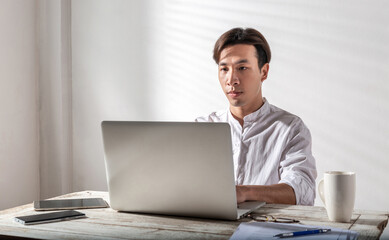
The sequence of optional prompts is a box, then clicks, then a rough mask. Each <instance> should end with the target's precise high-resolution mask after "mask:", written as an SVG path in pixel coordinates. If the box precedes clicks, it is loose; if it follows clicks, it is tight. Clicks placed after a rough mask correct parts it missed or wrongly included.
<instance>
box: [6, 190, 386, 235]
mask: <svg viewBox="0 0 389 240" xmlns="http://www.w3.org/2000/svg"><path fill="white" fill-rule="evenodd" d="M85 197H102V198H104V199H105V200H106V201H107V202H108V193H107V192H94V191H85V192H77V193H71V194H66V195H63V196H60V197H56V198H55V199H60V198H85ZM80 211H81V212H84V213H85V214H86V215H87V216H88V218H84V219H76V220H71V221H63V222H56V223H46V224H39V225H30V226H24V225H22V224H20V223H17V222H15V221H14V220H13V218H14V217H15V216H21V215H30V214H35V213H36V212H35V211H34V210H33V206H32V204H27V205H23V206H20V207H15V208H11V209H7V210H4V211H0V239H23V238H38V239H229V237H230V236H231V235H232V234H233V232H234V231H235V229H236V228H237V227H238V225H239V224H240V223H241V222H247V221H250V219H243V220H240V221H218V220H209V219H198V218H186V217H174V216H159V215H147V214H130V213H119V212H116V211H114V210H112V209H110V208H103V209H87V210H80ZM257 212H258V213H260V214H264V215H265V214H267V215H273V216H275V217H277V216H282V217H288V218H294V219H298V220H300V221H301V223H302V224H307V225H319V226H331V227H337V228H343V229H351V230H354V231H357V232H359V233H360V236H359V239H378V238H379V236H380V234H381V233H382V231H383V229H384V228H385V226H386V224H387V222H388V216H389V212H377V211H362V210H356V211H354V214H353V217H352V221H351V223H333V222H329V221H328V218H327V214H326V212H325V209H324V208H322V207H306V206H292V205H280V204H268V205H266V206H264V207H262V208H260V209H259V210H258V211H257ZM7 236H8V237H7Z"/></svg>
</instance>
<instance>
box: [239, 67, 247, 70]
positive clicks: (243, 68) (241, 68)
mask: <svg viewBox="0 0 389 240" xmlns="http://www.w3.org/2000/svg"><path fill="white" fill-rule="evenodd" d="M246 69H247V67H239V70H246Z"/></svg>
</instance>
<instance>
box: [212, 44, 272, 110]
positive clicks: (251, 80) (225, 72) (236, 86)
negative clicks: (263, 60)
mask: <svg viewBox="0 0 389 240" xmlns="http://www.w3.org/2000/svg"><path fill="white" fill-rule="evenodd" d="M268 70H269V64H265V65H264V66H263V67H262V69H261V70H260V69H259V67H258V59H257V57H256V49H255V47H254V46H252V45H247V44H237V45H233V46H229V47H226V48H225V49H223V50H222V51H221V53H220V59H219V81H220V85H221V87H222V89H223V91H224V93H225V94H226V96H227V98H228V101H229V102H230V105H231V107H239V108H242V109H243V110H245V111H249V112H250V111H252V112H253V111H255V110H257V109H258V108H260V107H261V105H262V82H263V81H264V80H265V79H266V78H267V72H268Z"/></svg>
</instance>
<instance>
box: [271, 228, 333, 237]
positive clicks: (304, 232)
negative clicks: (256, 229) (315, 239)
mask: <svg viewBox="0 0 389 240" xmlns="http://www.w3.org/2000/svg"><path fill="white" fill-rule="evenodd" d="M330 231H331V229H314V230H305V231H299V232H290V233H280V234H277V235H274V237H280V238H284V237H294V236H302V235H309V234H318V233H326V232H330Z"/></svg>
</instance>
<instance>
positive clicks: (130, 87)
mask: <svg viewBox="0 0 389 240" xmlns="http://www.w3.org/2000/svg"><path fill="white" fill-rule="evenodd" d="M388 8H389V2H387V1H351V0H347V1H337V0H336V1H335V0H331V1H311V0H301V1H287V0H284V1H281V0H274V1H265V0H261V1H248V0H247V1H232V0H224V1H221V0H214V1H198V0H192V1H189V0H186V1H183V0H176V1H173V0H165V1H156V0H155V1H152V0H149V1H140V0H139V1H108V0H100V1H73V2H72V54H73V64H72V67H73V126H74V130H73V146H74V151H73V159H74V165H73V169H74V178H73V181H74V185H73V186H74V189H73V190H75V191H77V190H84V189H95V190H106V183H105V170H104V161H103V152H102V140H101V132H100V131H101V130H100V122H101V121H102V120H105V119H115V120H121V119H125V120H187V121H190V120H193V119H194V118H195V117H196V116H198V115H203V114H207V113H209V112H211V111H214V110H217V109H220V108H224V107H226V106H227V101H226V99H225V97H224V96H223V94H222V92H221V90H220V89H219V86H218V80H217V68H216V65H215V64H214V63H213V61H212V48H213V44H214V42H215V41H216V39H217V38H218V37H219V36H220V34H222V33H223V32H224V31H226V30H228V29H230V28H232V27H236V26H243V27H254V28H257V29H258V30H260V31H261V32H262V33H263V34H264V35H265V36H266V37H267V39H268V41H269V43H270V46H271V49H272V51H273V58H272V62H271V64H270V65H271V67H270V75H269V78H268V80H267V81H266V83H265V85H264V96H265V97H267V99H268V100H269V101H270V103H272V104H275V105H277V106H279V107H281V108H284V109H286V110H288V111H290V112H292V113H295V114H297V115H299V116H300V117H301V118H302V119H303V120H304V121H305V123H306V124H307V125H308V127H309V128H310V130H311V132H312V137H313V152H314V155H315V156H316V159H317V168H318V171H319V177H318V180H320V179H321V177H322V174H323V172H324V171H327V170H353V171H356V172H357V186H358V187H357V199H356V208H362V209H380V210H388V205H387V204H388V202H389V193H388V191H386V189H389V188H388V187H389V177H388V176H389V175H388V174H387V171H388V169H389V162H388V161H387V156H389V138H388V132H389V127H388V125H387V124H386V123H387V122H388V120H389V105H388V104H387V103H388V102H389V94H388V93H389V81H388V80H389V68H388V67H387V66H388V60H389V50H388V45H387V43H388V42H389V29H388V23H389V15H388V14H387V13H386V9H388ZM316 204H318V205H321V201H320V200H318V199H317V201H316Z"/></svg>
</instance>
